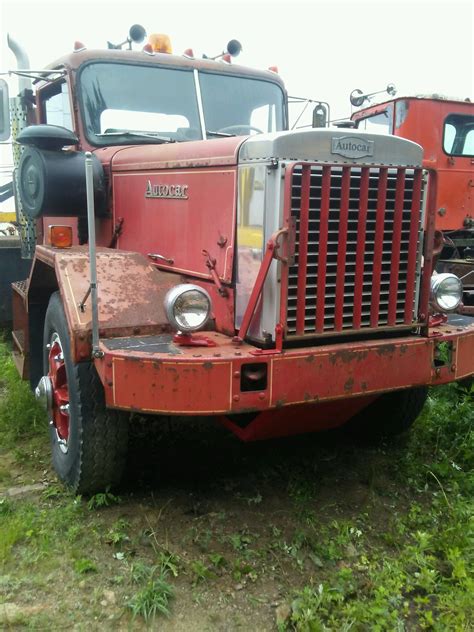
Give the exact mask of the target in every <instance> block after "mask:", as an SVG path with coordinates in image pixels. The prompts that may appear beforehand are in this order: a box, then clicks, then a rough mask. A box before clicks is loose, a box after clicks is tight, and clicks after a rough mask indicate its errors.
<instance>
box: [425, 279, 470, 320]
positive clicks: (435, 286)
mask: <svg viewBox="0 0 474 632" xmlns="http://www.w3.org/2000/svg"><path fill="white" fill-rule="evenodd" d="M447 279H455V280H456V281H457V282H458V284H459V299H458V301H457V303H456V305H454V306H453V307H450V308H449V309H447V308H446V307H444V306H442V305H440V302H439V300H440V299H439V297H438V292H439V290H440V287H441V285H442V283H444V282H445V281H446V280H447ZM462 293H463V284H462V280H461V279H460V278H459V277H458V276H457V275H456V274H453V273H452V272H441V273H438V274H434V275H433V276H432V277H431V288H430V304H431V306H432V307H434V308H435V309H436V310H439V311H440V312H441V313H443V314H450V313H452V312H454V311H455V310H456V309H457V308H458V307H459V305H460V304H461V303H462Z"/></svg>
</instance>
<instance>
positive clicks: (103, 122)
mask: <svg viewBox="0 0 474 632" xmlns="http://www.w3.org/2000/svg"><path fill="white" fill-rule="evenodd" d="M199 78H200V79H199V83H200V89H201V95H202V103H203V115H204V120H205V126H206V132H207V138H215V137H219V136H223V137H224V136H234V135H241V134H242V135H244V134H245V135H247V134H257V133H262V132H273V131H279V130H282V129H283V125H284V94H283V91H282V90H281V89H280V88H279V87H278V86H277V85H276V84H274V83H271V82H268V81H261V80H256V79H248V78H242V77H233V76H229V75H221V74H210V73H199ZM80 91H81V101H82V109H83V115H84V124H85V131H86V136H87V138H88V139H89V140H90V141H91V142H92V143H93V144H94V145H112V144H115V145H119V144H127V143H129V144H132V143H133V144H141V143H144V142H151V143H153V142H175V141H177V142H182V141H187V140H198V139H202V138H203V132H202V129H201V124H200V117H199V107H198V99H197V92H196V84H195V80H194V75H193V70H192V69H189V70H188V69H185V70H181V69H176V68H162V67H159V66H151V65H142V66H137V65H133V64H118V63H106V62H94V63H90V64H87V65H86V66H85V67H84V68H83V70H82V72H81V74H80Z"/></svg>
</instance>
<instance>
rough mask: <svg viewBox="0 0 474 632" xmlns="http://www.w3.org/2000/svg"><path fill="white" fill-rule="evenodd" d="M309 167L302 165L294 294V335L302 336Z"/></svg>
mask: <svg viewBox="0 0 474 632" xmlns="http://www.w3.org/2000/svg"><path fill="white" fill-rule="evenodd" d="M310 184H311V167H310V166H309V165H303V168H302V174H301V198H300V199H301V206H300V226H299V243H298V287H297V290H296V291H297V294H296V333H297V334H304V321H305V312H306V277H307V274H306V272H307V264H308V225H309V197H310Z"/></svg>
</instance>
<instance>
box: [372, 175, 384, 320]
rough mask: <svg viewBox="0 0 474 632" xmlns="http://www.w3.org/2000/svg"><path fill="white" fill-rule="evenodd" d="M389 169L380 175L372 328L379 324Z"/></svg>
mask: <svg viewBox="0 0 474 632" xmlns="http://www.w3.org/2000/svg"><path fill="white" fill-rule="evenodd" d="M387 179H388V168H387V167H382V168H381V169H380V175H379V186H378V200H377V214H376V223H375V245H374V273H373V284H372V305H371V309H370V326H371V327H377V325H378V324H379V305H380V277H381V274H382V251H383V234H384V221H385V203H386V200H387Z"/></svg>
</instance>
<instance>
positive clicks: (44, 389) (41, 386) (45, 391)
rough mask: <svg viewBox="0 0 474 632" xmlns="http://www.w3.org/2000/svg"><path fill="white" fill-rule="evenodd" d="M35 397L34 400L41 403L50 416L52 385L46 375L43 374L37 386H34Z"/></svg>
mask: <svg viewBox="0 0 474 632" xmlns="http://www.w3.org/2000/svg"><path fill="white" fill-rule="evenodd" d="M35 397H36V401H37V402H38V403H39V404H41V406H42V407H43V408H44V409H45V411H46V412H47V413H48V415H49V416H50V417H51V413H52V410H53V385H52V384H51V378H50V377H49V376H48V375H43V377H42V378H41V379H40V381H39V382H38V386H37V387H36V388H35Z"/></svg>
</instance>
